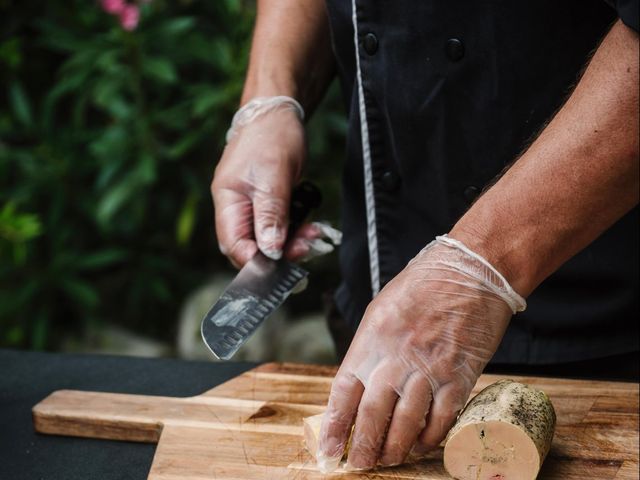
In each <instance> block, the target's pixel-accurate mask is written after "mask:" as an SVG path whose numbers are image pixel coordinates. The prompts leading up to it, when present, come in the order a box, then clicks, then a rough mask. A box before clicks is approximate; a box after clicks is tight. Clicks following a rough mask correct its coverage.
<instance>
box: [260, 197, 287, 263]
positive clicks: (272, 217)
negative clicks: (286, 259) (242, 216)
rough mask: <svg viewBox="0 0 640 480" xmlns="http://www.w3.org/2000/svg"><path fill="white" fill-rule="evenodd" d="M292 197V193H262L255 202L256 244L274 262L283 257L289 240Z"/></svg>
mask: <svg viewBox="0 0 640 480" xmlns="http://www.w3.org/2000/svg"><path fill="white" fill-rule="evenodd" d="M290 196H291V192H287V193H284V192H280V194H278V193H276V192H270V193H269V194H263V193H261V194H259V195H256V197H255V199H254V202H253V218H254V230H255V235H256V243H257V244H258V248H259V249H260V251H261V252H262V253H264V254H265V255H266V256H267V257H269V258H271V259H273V260H278V259H279V258H280V257H282V249H283V247H284V244H285V242H286V240H287V226H288V224H289V197H290Z"/></svg>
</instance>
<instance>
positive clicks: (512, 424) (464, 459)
mask: <svg viewBox="0 0 640 480" xmlns="http://www.w3.org/2000/svg"><path fill="white" fill-rule="evenodd" d="M555 425H556V414H555V411H554V409H553V405H552V404H551V401H550V400H549V397H547V395H546V394H545V393H544V392H542V391H540V390H536V389H534V388H531V387H529V386H527V385H523V384H522V383H518V382H515V381H513V380H500V381H498V382H496V383H494V384H492V385H489V386H488V387H486V388H485V389H484V390H482V391H481V392H480V393H478V394H477V395H476V396H475V397H474V398H473V399H471V400H470V401H469V403H467V405H466V407H465V408H464V409H463V410H462V412H461V413H460V415H459V416H458V419H457V421H456V423H455V425H454V426H453V428H452V429H451V430H450V431H449V434H448V435H447V440H446V443H445V447H444V466H445V468H446V469H447V472H449V475H451V476H452V477H454V478H456V479H459V480H467V479H469V480H533V479H535V478H536V477H537V475H538V471H539V470H540V467H541V466H542V462H543V461H544V459H545V457H546V455H547V453H548V452H549V448H550V447H551V440H552V439H553V433H554V431H555Z"/></svg>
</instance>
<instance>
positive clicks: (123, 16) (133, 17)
mask: <svg viewBox="0 0 640 480" xmlns="http://www.w3.org/2000/svg"><path fill="white" fill-rule="evenodd" d="M139 20H140V9H139V8H138V6H137V5H125V6H124V7H123V9H122V11H121V12H120V25H121V26H122V28H124V29H125V30H127V31H129V32H130V31H132V30H135V29H136V27H137V26H138V21H139Z"/></svg>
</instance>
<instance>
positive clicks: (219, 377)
mask: <svg viewBox="0 0 640 480" xmlns="http://www.w3.org/2000/svg"><path fill="white" fill-rule="evenodd" d="M252 366H254V365H253V364H248V363H208V362H186V361H180V360H168V359H142V358H131V357H111V356H101V355H69V354H48V353H34V352H19V351H11V350H0V480H22V479H28V480H40V479H42V480H57V479H60V480H75V479H78V480H103V479H104V480H111V479H119V480H123V479H136V480H138V479H145V478H147V475H148V473H149V467H150V466H151V460H152V458H153V454H154V451H155V445H152V444H142V443H132V442H116V441H109V440H93V439H83V438H71V437H59V436H49V435H40V434H37V433H35V431H34V429H33V423H32V420H31V408H32V407H33V406H34V405H35V404H36V403H38V402H39V401H40V400H42V399H43V398H45V397H46V396H47V395H49V394H50V393H51V392H53V391H54V390H60V389H65V388H66V389H76V390H89V391H102V392H114V393H137V394H145V395H166V396H174V397H186V396H191V395H196V394H199V393H202V392H204V391H206V390H208V389H210V388H212V387H214V386H215V385H218V384H220V383H222V382H224V381H226V380H228V379H230V378H233V377H235V376H236V375H238V374H240V373H242V372H244V371H245V370H248V369H249V368H251V367H252Z"/></svg>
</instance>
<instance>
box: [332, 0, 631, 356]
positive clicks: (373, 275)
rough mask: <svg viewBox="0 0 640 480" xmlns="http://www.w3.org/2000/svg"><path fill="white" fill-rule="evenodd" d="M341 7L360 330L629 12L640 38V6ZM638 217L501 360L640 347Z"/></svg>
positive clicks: (575, 268) (520, 333)
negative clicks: (376, 301) (377, 298)
mask: <svg viewBox="0 0 640 480" xmlns="http://www.w3.org/2000/svg"><path fill="white" fill-rule="evenodd" d="M607 3H609V4H607ZM354 5H355V15H353V13H354V12H353V6H354ZM613 7H615V8H613ZM327 9H328V15H329V21H330V26H331V35H332V44H333V49H334V52H335V56H336V59H337V64H338V71H339V76H340V82H341V86H342V89H343V93H344V99H345V103H346V107H347V111H348V114H349V131H348V138H347V153H348V158H347V162H346V165H345V169H344V189H343V191H344V193H343V195H344V202H343V212H342V217H343V225H342V227H343V230H344V242H343V245H342V247H341V252H340V263H341V271H342V279H343V282H342V284H341V286H340V288H339V289H338V291H337V293H336V303H337V306H338V308H339V310H340V311H341V313H342V315H343V316H344V317H345V318H346V321H347V322H348V323H349V324H350V325H351V326H352V327H353V328H354V329H355V327H357V324H358V323H359V321H360V319H361V318H362V315H363V313H364V311H365V308H366V306H367V304H368V303H369V301H370V300H371V298H372V293H373V292H375V290H376V289H377V288H378V287H379V286H380V287H381V286H384V284H385V283H386V282H388V281H389V280H390V279H392V278H393V277H394V276H395V275H396V274H397V273H398V272H399V271H400V270H401V269H402V268H403V267H404V266H405V265H406V264H407V262H408V261H409V260H410V259H411V258H412V257H413V256H414V255H415V254H416V253H417V252H418V251H419V250H420V249H421V248H423V247H424V246H425V245H426V244H427V243H428V242H429V241H431V240H432V239H433V238H434V237H435V236H436V235H439V234H443V233H446V232H448V231H449V230H450V229H451V227H452V226H453V225H454V224H455V223H456V221H457V220H458V219H459V218H460V217H461V216H462V214H463V213H464V212H465V210H466V209H468V208H469V205H470V203H471V202H472V201H473V200H474V198H475V197H476V196H477V195H478V194H479V192H480V191H481V190H482V188H483V187H484V186H485V185H487V183H488V182H490V181H491V180H492V179H493V178H494V177H495V176H496V175H497V174H498V173H499V172H500V171H501V170H502V169H503V168H504V167H505V166H506V165H508V164H509V163H511V162H512V161H513V160H514V159H515V158H516V157H517V155H518V154H519V152H521V151H522V150H523V149H524V148H525V146H526V144H527V142H528V141H530V140H531V138H532V137H533V136H535V134H536V132H538V131H540V129H541V128H542V127H543V125H544V124H545V122H546V121H547V120H549V118H550V117H551V116H552V114H553V113H554V112H555V111H556V110H557V109H558V108H559V107H560V106H561V104H562V102H563V100H564V99H565V98H566V96H567V94H568V92H570V90H571V87H572V86H573V85H575V83H576V81H577V79H578V76H579V73H580V72H581V70H582V69H583V67H584V65H585V64H586V62H587V60H588V59H589V57H590V54H591V53H592V52H593V51H594V49H595V48H596V47H597V46H598V44H599V42H600V41H601V39H602V38H603V36H604V35H605V34H606V33H607V31H608V29H609V28H610V26H611V25H612V23H613V22H614V21H615V20H616V19H617V18H618V16H620V17H621V18H622V20H623V21H624V22H625V23H626V24H627V25H629V26H631V27H632V28H634V29H635V30H636V31H637V30H638V1H637V0H636V1H631V2H617V4H616V2H604V1H601V0H536V1H535V2H520V1H513V0H493V1H478V2H472V1H460V0H455V1H454V0H452V1H434V0H327ZM616 9H617V11H616ZM356 45H357V57H356V48H355V46H356ZM358 77H360V78H358ZM361 118H364V119H365V120H366V121H365V122H361ZM363 139H364V142H363ZM558 174H562V172H558ZM367 183H368V184H369V185H367ZM366 197H368V198H366ZM612 201H615V200H614V199H612ZM638 220H639V219H638V209H637V208H636V209H634V210H633V211H632V212H630V213H629V214H628V215H626V216H625V217H624V218H622V219H621V220H619V221H618V222H617V223H616V224H615V225H614V226H613V227H611V228H610V229H609V230H608V231H607V232H605V233H604V234H603V235H602V236H601V237H599V238H598V239H597V240H595V241H594V242H593V243H592V244H591V245H589V246H588V247H587V248H586V249H585V250H583V251H582V252H580V253H579V254H578V255H576V256H575V257H574V258H572V259H571V260H569V261H568V262H567V263H566V264H565V265H563V266H562V267H561V268H560V269H559V270H558V271H557V272H556V273H554V274H553V275H552V276H551V277H549V278H548V279H547V280H546V281H545V282H544V283H543V284H542V285H540V287H538V289H537V290H536V291H535V292H534V293H533V294H532V295H531V296H530V297H529V298H528V308H527V310H526V311H525V312H523V313H520V314H518V315H516V316H514V317H513V319H512V322H511V324H510V326H509V328H508V330H507V333H506V335H505V337H504V339H503V341H502V343H501V345H500V347H499V349H498V351H497V353H496V355H495V356H494V359H493V361H494V362H496V363H497V362H499V363H529V364H536V363H557V362H567V361H573V360H584V359H590V358H598V357H601V356H606V355H613V354H618V353H625V352H630V351H636V350H638V347H639V345H638V333H639V332H638V276H639V272H638V263H639V258H638V239H639V238H638V237H639V236H638ZM425 301H429V300H428V299H425Z"/></svg>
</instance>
